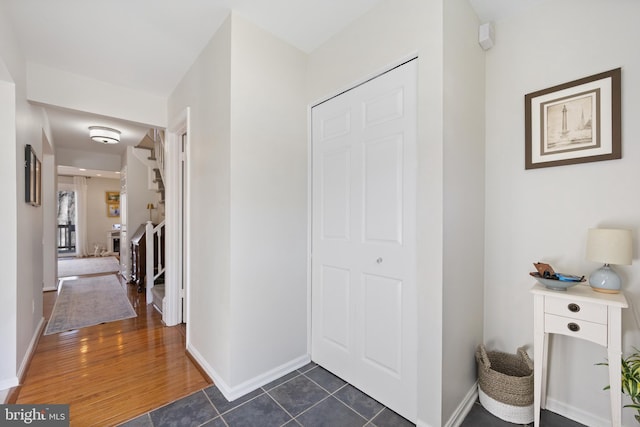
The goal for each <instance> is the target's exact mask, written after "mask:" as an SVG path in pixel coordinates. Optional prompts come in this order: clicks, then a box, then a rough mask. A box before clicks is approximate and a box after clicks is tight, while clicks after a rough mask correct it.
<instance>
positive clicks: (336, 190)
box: [311, 60, 417, 421]
mask: <svg viewBox="0 0 640 427" xmlns="http://www.w3.org/2000/svg"><path fill="white" fill-rule="evenodd" d="M416 80H417V60H413V61H410V62H408V63H406V64H404V65H402V66H400V67H397V68H395V69H393V70H391V71H389V72H387V73H385V74H383V75H381V76H379V77H377V78H375V79H373V80H370V81H368V82H367V83H364V84H362V85H360V86H357V87H355V88H353V89H351V90H349V91H347V92H345V93H343V94H341V95H339V96H337V97H335V98H332V99H330V100H328V101H326V102H324V103H322V104H319V105H317V106H315V107H313V109H312V146H313V172H312V173H313V175H312V180H313V184H312V187H313V188H312V192H313V196H312V197H313V199H312V205H313V208H312V209H313V211H312V215H313V225H312V266H311V268H312V279H311V280H312V359H313V360H314V361H315V362H317V363H318V364H320V365H321V366H323V367H325V368H326V369H328V370H329V371H331V372H333V373H334V374H336V375H338V376H340V377H342V378H343V379H344V380H346V381H348V382H350V383H351V384H353V385H354V386H355V387H358V388H359V389H361V390H362V391H364V392H365V393H367V394H369V395H370V396H372V397H374V398H375V399H377V400H379V401H380V402H381V403H383V404H384V405H386V406H388V407H390V408H391V409H393V410H395V411H396V412H398V413H400V414H401V415H403V416H404V417H406V418H408V419H410V420H412V421H415V419H416V352H417V349H416V341H417V336H416V333H417V325H416V289H415V288H416V284H415V270H416V260H415V211H416V209H415V198H416V164H415V157H416V156H415V152H416V127H417V125H416V95H417V94H416V90H417V88H416Z"/></svg>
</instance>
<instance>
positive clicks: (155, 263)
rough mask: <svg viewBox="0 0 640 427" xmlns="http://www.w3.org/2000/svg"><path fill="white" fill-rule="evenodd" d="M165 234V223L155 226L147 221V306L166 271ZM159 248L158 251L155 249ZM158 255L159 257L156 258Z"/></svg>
mask: <svg viewBox="0 0 640 427" xmlns="http://www.w3.org/2000/svg"><path fill="white" fill-rule="evenodd" d="M163 232H164V221H162V222H161V223H160V224H158V225H157V226H155V227H154V226H153V223H152V222H151V221H147V224H146V226H145V239H146V241H145V244H146V247H147V254H146V260H145V269H146V272H145V281H146V286H145V288H146V291H147V293H146V295H147V304H151V303H152V302H153V294H152V292H151V290H152V289H153V285H154V283H155V280H156V279H157V278H158V277H160V276H161V275H162V274H163V273H164V270H165V266H164V250H163V249H164V248H163V247H162V233H163ZM155 248H157V250H156V249H155ZM156 255H157V256H156Z"/></svg>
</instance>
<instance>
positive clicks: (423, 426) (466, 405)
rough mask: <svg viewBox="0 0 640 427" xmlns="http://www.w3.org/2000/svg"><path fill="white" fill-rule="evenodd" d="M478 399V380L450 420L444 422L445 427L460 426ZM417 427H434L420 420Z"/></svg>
mask: <svg viewBox="0 0 640 427" xmlns="http://www.w3.org/2000/svg"><path fill="white" fill-rule="evenodd" d="M477 400H478V381H476V382H475V383H473V386H472V387H471V388H470V389H469V391H468V392H467V394H466V395H465V396H464V398H463V399H462V402H460V404H459V405H458V407H457V408H456V410H455V411H453V414H451V417H450V418H449V420H448V421H447V422H446V423H445V424H444V427H459V426H460V424H462V422H463V421H464V419H465V418H466V417H467V415H468V414H469V412H471V408H473V404H474V403H476V401H477ZM416 427H433V426H432V425H431V424H429V423H428V422H426V421H422V420H418V421H417V422H416Z"/></svg>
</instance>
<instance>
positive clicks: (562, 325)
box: [544, 314, 607, 347]
mask: <svg viewBox="0 0 640 427" xmlns="http://www.w3.org/2000/svg"><path fill="white" fill-rule="evenodd" d="M544 331H545V332H546V333H551V334H561V335H567V336H570V337H576V338H580V339H583V340H589V341H592V342H594V343H596V344H600V345H603V346H605V347H606V346H607V325H603V324H601V323H594V322H588V321H586V320H580V319H576V318H571V317H564V316H557V315H555V314H545V315H544Z"/></svg>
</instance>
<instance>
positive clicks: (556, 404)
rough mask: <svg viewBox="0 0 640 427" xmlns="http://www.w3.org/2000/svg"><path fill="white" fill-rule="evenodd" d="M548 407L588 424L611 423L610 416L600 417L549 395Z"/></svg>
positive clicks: (606, 424)
mask: <svg viewBox="0 0 640 427" xmlns="http://www.w3.org/2000/svg"><path fill="white" fill-rule="evenodd" d="M546 409H547V410H548V411H551V412H555V413H556V414H559V415H562V416H563V417H566V418H569V419H570V420H573V421H576V422H578V423H580V424H584V425H586V426H608V425H610V424H611V420H610V419H608V418H600V417H598V416H597V415H594V414H592V413H590V412H587V411H583V410H582V409H578V408H576V407H574V406H570V405H567V404H566V403H564V402H560V401H559V400H555V399H552V398H549V397H547V405H546Z"/></svg>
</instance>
